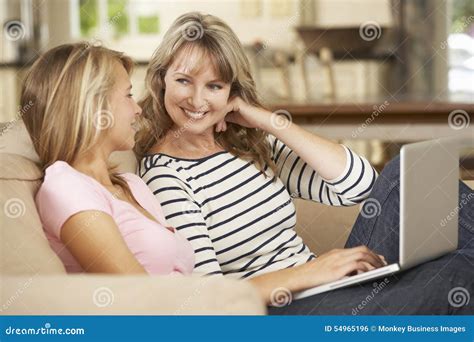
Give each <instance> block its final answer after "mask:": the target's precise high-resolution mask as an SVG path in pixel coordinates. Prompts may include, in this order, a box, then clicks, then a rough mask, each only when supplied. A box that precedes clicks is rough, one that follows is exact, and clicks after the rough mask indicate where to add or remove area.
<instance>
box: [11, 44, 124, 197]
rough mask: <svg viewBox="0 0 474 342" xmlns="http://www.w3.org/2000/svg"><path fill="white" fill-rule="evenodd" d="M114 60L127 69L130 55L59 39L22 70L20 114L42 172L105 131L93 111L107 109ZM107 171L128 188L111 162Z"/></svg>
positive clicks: (87, 147) (80, 150)
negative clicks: (24, 72) (59, 43)
mask: <svg viewBox="0 0 474 342" xmlns="http://www.w3.org/2000/svg"><path fill="white" fill-rule="evenodd" d="M116 62H119V63H121V64H122V65H123V66H124V68H125V69H126V70H127V73H129V74H130V73H131V71H132V68H133V62H132V60H131V59H130V58H129V57H126V56H124V55H123V54H122V53H120V52H117V51H113V50H109V49H106V48H104V47H100V46H92V45H89V44H88V43H76V44H64V45H60V46H57V47H55V48H53V49H51V50H49V51H47V52H46V53H44V54H43V55H41V56H40V57H39V58H38V60H36V62H35V63H34V64H33V66H32V67H31V68H30V70H29V71H28V73H27V75H26V78H25V80H24V82H23V86H22V90H21V97H20V105H21V107H22V108H25V109H24V110H23V116H22V119H23V122H24V123H25V126H26V128H27V130H28V133H29V135H30V137H31V140H32V141H33V146H34V148H35V150H36V152H37V153H38V156H39V159H40V167H41V169H42V171H43V172H44V170H45V169H46V168H47V167H48V166H50V165H51V164H53V163H54V162H56V161H58V160H61V161H65V162H67V163H68V164H70V165H71V164H72V163H74V161H75V160H76V159H77V157H78V156H79V155H81V154H82V153H84V152H86V151H89V150H90V149H91V147H93V146H94V144H96V143H97V142H98V140H99V137H100V135H101V132H105V131H106V130H105V129H104V127H103V126H101V125H100V123H99V124H98V122H97V121H98V120H102V118H101V117H100V116H98V114H101V113H104V112H105V113H110V112H108V111H109V110H110V103H109V94H110V91H111V89H112V88H113V86H114V83H115V77H114V76H113V75H114V68H115V63H116ZM106 119H107V118H106ZM109 175H110V178H111V180H112V183H113V184H118V185H120V186H121V187H122V188H123V189H124V190H125V191H126V192H127V193H129V188H128V186H127V183H126V181H125V180H123V179H122V178H121V177H120V176H118V173H116V172H115V166H112V165H109Z"/></svg>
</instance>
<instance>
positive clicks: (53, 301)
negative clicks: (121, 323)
mask: <svg viewBox="0 0 474 342" xmlns="http://www.w3.org/2000/svg"><path fill="white" fill-rule="evenodd" d="M2 282H3V283H2V291H0V300H1V301H0V316H1V315H262V314H265V313H266V310H265V306H264V303H263V300H262V298H260V296H259V294H258V292H257V290H256V289H255V288H254V287H253V286H251V284H250V283H249V282H246V281H237V280H231V279H227V278H223V277H206V278H202V277H197V276H186V277H179V276H149V275H127V276H118V275H92V274H87V275H83V274H70V275H68V276H56V275H53V276H43V275H38V276H35V277H30V276H7V277H2Z"/></svg>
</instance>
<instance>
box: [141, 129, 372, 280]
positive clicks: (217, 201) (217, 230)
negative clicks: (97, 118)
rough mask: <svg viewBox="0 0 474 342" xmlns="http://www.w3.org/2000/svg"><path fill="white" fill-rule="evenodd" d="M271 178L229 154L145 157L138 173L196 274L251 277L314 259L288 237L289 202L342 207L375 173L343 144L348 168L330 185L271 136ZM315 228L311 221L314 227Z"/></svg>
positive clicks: (366, 188) (364, 192)
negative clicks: (184, 243) (182, 240)
mask: <svg viewBox="0 0 474 342" xmlns="http://www.w3.org/2000/svg"><path fill="white" fill-rule="evenodd" d="M269 139H270V142H271V145H272V159H273V160H274V161H275V163H276V165H277V171H278V172H277V175H276V176H277V177H276V180H275V175H274V174H273V173H272V171H271V170H270V169H269V168H268V167H267V168H266V169H265V171H266V174H267V175H270V176H267V177H265V175H264V174H262V172H260V171H259V170H258V169H257V168H256V167H255V166H254V163H253V162H249V161H246V160H243V159H240V158H238V157H236V156H234V155H232V154H231V153H229V152H219V153H215V154H213V155H211V156H208V157H205V158H201V159H182V158H176V157H172V156H168V155H165V154H161V153H158V154H152V155H147V156H145V157H144V158H143V159H142V160H141V162H140V165H139V170H138V172H139V175H140V177H142V179H143V180H144V181H145V182H146V183H147V185H148V187H149V188H150V189H151V190H152V192H153V194H154V195H155V197H156V198H157V199H158V201H159V202H160V204H161V206H162V209H163V212H164V214H165V216H166V219H167V221H168V223H169V224H170V225H172V226H174V227H176V229H178V231H179V233H180V234H183V235H184V236H185V237H186V238H187V239H188V240H189V241H190V242H191V244H192V246H193V247H194V251H195V260H196V263H195V269H194V272H195V273H197V274H204V275H211V274H224V275H228V276H230V277H234V278H250V277H254V276H257V275H260V274H263V273H267V272H270V271H275V270H280V269H283V268H288V267H292V266H296V265H301V264H304V263H306V262H307V261H309V260H311V259H312V258H314V257H315V255H314V254H313V253H312V252H311V251H310V250H309V249H308V247H307V246H306V245H305V244H304V243H303V241H302V239H301V238H300V237H299V236H298V235H297V234H296V232H295V224H296V211H295V207H294V205H293V201H292V197H298V198H303V199H307V200H313V201H316V202H321V203H324V204H328V205H335V206H347V205H353V204H355V203H359V202H361V201H363V200H364V199H365V198H366V197H367V196H368V195H369V193H370V191H371V189H372V187H373V185H374V183H375V179H376V177H377V173H376V171H375V170H374V169H373V168H372V166H371V165H370V164H369V162H368V161H367V160H366V159H365V158H363V157H360V156H358V155H357V154H355V153H354V152H352V151H351V150H350V149H348V148H347V147H345V146H344V149H345V151H346V156H347V162H346V166H345V169H344V171H343V172H342V174H341V175H340V176H339V177H337V178H336V179H332V180H327V179H324V178H322V177H321V176H320V175H319V174H318V173H317V172H316V171H315V170H313V169H312V168H311V167H310V166H309V165H308V164H307V163H306V162H305V161H303V160H302V159H301V158H300V157H298V156H297V155H296V153H295V152H293V151H292V150H291V149H290V148H289V147H288V146H286V145H285V144H284V143H283V142H281V141H280V140H278V139H276V138H275V137H273V136H269ZM316 224H317V223H316Z"/></svg>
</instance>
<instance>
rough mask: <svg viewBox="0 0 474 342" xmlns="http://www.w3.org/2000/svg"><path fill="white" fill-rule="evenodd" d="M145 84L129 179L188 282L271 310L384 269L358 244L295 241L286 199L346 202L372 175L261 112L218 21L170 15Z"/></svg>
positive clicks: (245, 69)
mask: <svg viewBox="0 0 474 342" xmlns="http://www.w3.org/2000/svg"><path fill="white" fill-rule="evenodd" d="M146 86H147V94H146V96H145V98H144V99H143V100H142V101H141V103H140V105H141V107H142V108H143V115H142V118H143V119H144V122H143V128H142V129H141V130H140V131H139V132H138V136H137V144H136V145H135V152H136V153H137V156H138V157H139V159H140V164H139V171H138V172H139V176H140V177H141V178H142V179H143V180H144V181H145V182H146V183H147V185H148V186H149V188H150V189H151V190H152V192H153V194H154V195H155V197H156V198H157V199H158V200H159V202H160V204H161V206H162V209H163V211H164V213H165V216H166V220H167V221H168V223H169V224H171V225H172V226H174V227H176V229H177V230H178V231H179V232H180V233H181V234H183V235H184V236H185V237H186V238H187V239H188V240H189V241H190V242H191V244H192V246H193V248H194V251H195V268H194V272H195V273H199V274H202V275H225V276H229V277H233V278H237V279H248V280H250V281H251V282H252V283H253V284H255V285H256V286H257V287H258V289H259V290H260V292H261V293H262V296H263V297H264V298H265V299H266V300H267V302H268V303H271V302H272V301H273V300H274V299H275V298H272V296H275V289H277V288H284V289H287V290H288V291H290V292H294V291H300V290H303V289H306V288H310V287H313V286H317V285H320V284H323V283H327V282H330V281H333V280H337V279H340V278H342V277H344V276H346V275H349V274H354V273H358V272H364V271H368V270H372V269H374V268H377V267H380V266H383V265H385V264H386V261H385V258H384V257H383V256H382V255H379V254H377V253H375V252H373V251H371V250H370V249H369V248H367V247H366V246H363V243H359V245H360V246H355V247H352V248H346V249H342V250H333V251H330V252H329V253H326V254H323V255H320V256H318V257H316V256H315V255H314V254H313V253H312V252H311V251H310V250H309V249H308V248H307V247H306V245H305V244H304V242H303V241H302V239H301V238H300V237H299V236H298V235H297V234H296V232H295V229H294V228H295V223H296V212H295V207H294V205H293V202H292V197H298V198H303V199H307V200H313V201H317V202H321V203H324V204H328V205H336V206H347V205H354V204H356V203H360V202H362V201H363V200H364V199H366V198H367V197H368V195H369V194H370V192H371V190H372V189H373V187H374V184H376V179H377V173H376V171H375V170H374V169H373V168H372V166H371V165H370V164H369V163H368V161H367V160H366V159H365V158H363V157H361V156H358V155H357V154H355V153H354V152H353V151H351V150H350V149H349V148H347V147H345V146H343V145H339V144H336V143H334V142H331V141H329V140H327V139H324V138H322V137H319V136H316V135H313V134H311V133H309V132H307V131H305V130H304V129H302V128H300V127H298V126H297V125H295V124H293V123H292V122H291V120H290V118H288V117H287V116H285V115H279V114H278V112H276V113H271V112H269V111H267V110H265V109H264V107H263V106H262V105H261V103H260V102H259V100H258V98H257V94H256V90H255V84H254V82H253V79H252V77H251V74H250V68H249V63H248V60H247V58H246V57H245V54H244V52H243V49H242V46H241V44H240V42H239V40H238V38H237V37H236V36H235V34H234V33H233V32H232V30H231V29H230V28H229V27H228V26H227V25H226V24H225V23H224V22H222V21H221V20H220V19H218V18H216V17H214V16H211V15H202V14H199V13H188V14H185V15H182V16H181V17H179V18H178V19H177V20H176V21H175V22H174V24H173V25H172V27H171V28H170V29H169V30H168V32H167V33H166V34H165V36H164V39H163V42H162V43H161V45H160V46H159V47H158V49H157V50H156V51H155V53H154V55H153V58H152V60H151V62H150V65H149V69H148V72H147V76H146ZM316 224H317V223H316ZM355 245H356V244H355Z"/></svg>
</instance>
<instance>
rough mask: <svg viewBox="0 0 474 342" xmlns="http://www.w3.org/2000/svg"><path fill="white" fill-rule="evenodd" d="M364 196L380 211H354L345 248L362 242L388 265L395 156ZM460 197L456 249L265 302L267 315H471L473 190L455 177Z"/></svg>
mask: <svg viewBox="0 0 474 342" xmlns="http://www.w3.org/2000/svg"><path fill="white" fill-rule="evenodd" d="M369 198H372V199H374V200H377V201H378V202H379V203H380V205H381V211H380V215H378V216H374V215H362V214H359V216H358V217H357V220H356V222H355V224H354V226H353V228H352V231H351V234H350V236H349V238H348V240H347V243H346V248H350V247H355V246H360V245H366V246H368V247H369V248H370V249H372V250H374V251H375V252H377V253H378V254H382V255H384V256H385V258H386V260H387V262H388V263H389V264H390V263H395V262H398V260H399V258H398V256H399V245H398V244H399V209H400V158H399V157H396V158H394V159H393V160H391V161H390V163H388V164H387V166H386V167H385V168H384V169H383V171H382V172H381V174H380V176H379V178H378V179H377V181H376V183H375V185H374V188H373V189H372V192H371V193H370V197H369ZM459 200H460V205H459V207H460V210H459V242H458V249H457V250H456V251H454V252H452V253H449V254H446V255H444V256H442V257H440V258H438V259H435V260H432V261H429V262H426V263H423V264H421V265H418V266H416V267H414V268H412V269H409V270H406V271H403V272H399V273H396V274H394V275H391V276H387V277H384V278H381V279H376V280H374V281H370V282H368V283H364V284H358V285H353V286H350V287H347V288H343V289H339V290H335V291H331V292H326V293H321V294H318V295H314V296H311V297H307V298H303V299H299V300H295V301H293V302H291V303H290V304H289V305H286V306H283V307H269V308H268V311H269V314H270V315H413V314H418V315H431V314H441V315H449V314H474V192H473V190H471V189H470V188H469V187H468V186H467V185H466V184H464V183H463V182H462V181H459ZM461 201H463V202H461ZM466 202H467V203H466ZM461 203H463V205H462V206H461ZM369 216H370V217H369ZM371 216H374V217H371Z"/></svg>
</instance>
